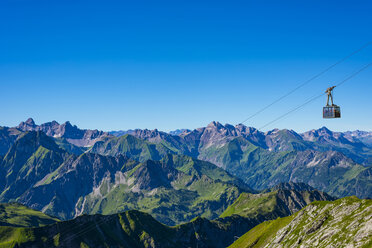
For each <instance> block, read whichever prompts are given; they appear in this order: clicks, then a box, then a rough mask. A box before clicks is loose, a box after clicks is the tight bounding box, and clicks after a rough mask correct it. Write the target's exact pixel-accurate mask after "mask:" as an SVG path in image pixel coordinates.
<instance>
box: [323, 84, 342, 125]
mask: <svg viewBox="0 0 372 248" xmlns="http://www.w3.org/2000/svg"><path fill="white" fill-rule="evenodd" d="M335 87H336V86H332V87H329V88H328V89H327V90H326V92H325V93H327V105H326V106H325V107H323V118H325V119H333V118H341V110H340V107H339V106H337V105H336V104H333V96H332V90H333V89H334V88H335ZM329 99H331V105H330V104H329Z"/></svg>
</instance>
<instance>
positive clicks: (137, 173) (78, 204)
mask: <svg viewBox="0 0 372 248" xmlns="http://www.w3.org/2000/svg"><path fill="white" fill-rule="evenodd" d="M123 138H126V139H127V141H128V140H135V141H138V142H140V143H141V142H142V143H141V144H144V143H146V144H145V145H146V146H147V145H149V147H152V145H151V144H147V142H144V141H142V140H139V139H137V138H134V137H133V136H124V137H123ZM131 151H132V152H133V151H136V150H135V149H134V150H131ZM0 168H1V169H0V176H1V178H3V179H4V180H1V183H2V184H3V185H0V186H1V188H0V189H1V191H0V201H3V202H11V201H17V202H20V203H22V204H24V205H26V206H29V207H32V208H34V209H37V210H42V211H43V212H45V213H47V214H49V215H52V216H57V217H58V218H60V219H71V218H73V217H75V216H78V215H81V214H95V213H103V214H113V213H118V212H121V211H126V210H131V209H139V210H142V211H145V212H148V213H151V214H153V216H154V217H155V218H156V219H158V220H161V221H162V222H163V223H166V224H170V225H174V224H179V223H181V222H185V221H189V220H191V219H192V218H194V217H196V216H203V217H207V218H217V217H218V216H219V215H220V214H221V213H222V212H223V211H224V210H225V209H226V208H227V207H228V205H229V204H231V203H232V202H233V201H234V200H235V199H236V198H238V196H239V194H240V193H241V192H252V190H251V189H250V188H249V187H248V186H247V185H245V184H244V183H243V182H242V181H240V180H238V179H237V178H235V177H233V176H232V175H230V174H229V173H227V172H226V171H224V170H223V169H221V168H219V167H217V166H215V165H213V164H211V163H209V162H204V161H200V160H197V159H194V158H191V157H188V156H185V155H170V154H168V155H164V156H163V159H162V160H161V161H153V160H146V161H144V162H143V163H140V162H137V161H134V160H132V159H129V158H127V157H125V156H123V155H118V156H116V157H112V156H103V155H99V154H95V153H83V154H81V155H80V156H77V155H74V154H69V153H67V152H66V151H65V150H63V149H61V148H60V147H59V146H58V145H57V144H56V142H55V140H54V139H53V138H51V137H49V136H47V135H45V134H44V133H42V132H26V133H24V134H22V135H21V136H20V137H19V138H18V139H17V141H16V142H15V143H14V145H13V146H12V147H11V148H10V149H9V151H8V152H7V154H6V155H5V157H4V158H3V160H2V162H1V167H0Z"/></svg>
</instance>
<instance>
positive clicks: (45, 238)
mask: <svg viewBox="0 0 372 248" xmlns="http://www.w3.org/2000/svg"><path fill="white" fill-rule="evenodd" d="M292 192H295V190H292ZM273 193H275V192H273ZM259 196H261V197H262V198H263V200H261V202H264V201H265V200H266V197H264V196H263V195H262V194H261V195H259ZM302 200H303V199H302ZM238 201H239V200H238ZM294 201H296V199H294ZM327 203H329V202H327ZM250 205H252V204H250ZM253 205H256V206H262V205H260V204H253ZM259 208H260V207H257V208H256V209H257V211H261V210H260V209H259ZM246 216H248V215H246ZM262 216H263V219H260V218H258V217H257V216H255V215H251V216H250V217H251V218H247V217H243V216H239V215H237V214H233V215H231V216H226V217H224V218H218V219H216V220H208V219H206V218H200V217H197V218H195V219H193V220H192V221H190V222H187V223H184V224H181V225H178V226H174V227H169V226H166V225H163V224H161V223H160V222H158V221H156V220H155V219H154V218H153V217H152V216H151V215H149V214H146V213H143V212H140V211H134V210H131V211H127V212H123V213H120V214H114V215H104V216H103V215H83V216H79V217H77V218H75V219H73V220H69V221H63V222H57V223H55V224H52V225H49V226H47V227H41V228H11V227H0V247H92V248H94V247H158V248H166V247H215V248H222V247H227V246H228V245H230V244H232V243H233V242H234V240H236V237H237V236H242V235H244V233H246V232H247V231H249V230H250V229H252V228H254V227H255V226H256V225H258V224H259V223H261V222H262V221H264V220H265V218H266V219H270V218H271V217H273V216H272V215H270V213H268V212H265V210H262ZM290 218H291V217H290ZM278 220H281V219H278ZM265 223H268V222H265ZM270 223H271V222H270ZM281 225H282V226H284V224H281ZM243 237H245V235H244V236H243ZM239 240H241V239H239Z"/></svg>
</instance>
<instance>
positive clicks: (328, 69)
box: [241, 41, 372, 124]
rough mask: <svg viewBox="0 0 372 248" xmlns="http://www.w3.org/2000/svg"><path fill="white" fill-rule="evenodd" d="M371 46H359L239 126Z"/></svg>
mask: <svg viewBox="0 0 372 248" xmlns="http://www.w3.org/2000/svg"><path fill="white" fill-rule="evenodd" d="M371 44H372V41H370V42H368V43H366V44H364V45H363V46H361V47H360V48H358V49H357V50H355V51H353V52H352V53H350V54H349V55H347V56H346V57H344V58H342V59H340V60H339V61H337V62H336V63H334V64H333V65H331V66H329V67H327V68H326V69H324V70H323V71H321V72H319V73H318V74H316V75H314V76H313V77H311V78H310V79H308V80H306V81H305V82H303V83H302V84H300V85H299V86H297V87H296V88H294V89H292V90H291V91H289V92H288V93H286V94H284V95H282V96H281V97H279V98H278V99H276V100H275V101H273V102H271V103H269V104H268V105H266V106H265V107H263V108H261V109H260V110H258V111H257V112H255V113H254V114H252V115H251V116H249V117H248V118H247V119H245V120H244V121H242V122H241V124H243V123H244V122H246V121H248V120H250V119H252V118H253V117H255V116H257V115H258V114H260V113H262V112H263V111H265V110H266V109H268V108H270V107H271V106H273V105H274V104H276V103H278V102H279V101H281V100H283V99H284V98H286V97H287V96H289V95H291V94H292V93H294V92H295V91H297V90H299V89H300V88H302V87H303V86H305V85H307V84H308V83H310V82H311V81H313V80H315V79H317V78H318V77H320V76H321V75H323V74H325V73H326V72H328V71H330V70H331V69H332V68H334V67H335V66H337V65H339V64H341V63H342V62H344V61H345V60H347V59H349V58H350V57H352V56H354V55H355V54H357V53H359V52H360V51H362V50H363V49H365V48H366V47H368V46H370V45H371Z"/></svg>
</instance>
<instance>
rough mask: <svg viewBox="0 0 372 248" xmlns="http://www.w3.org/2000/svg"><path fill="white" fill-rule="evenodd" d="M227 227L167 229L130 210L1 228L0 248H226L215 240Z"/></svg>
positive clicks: (198, 224) (203, 224) (199, 224)
mask: <svg viewBox="0 0 372 248" xmlns="http://www.w3.org/2000/svg"><path fill="white" fill-rule="evenodd" d="M226 228H227V226H225V225H224V224H222V223H217V222H213V221H208V220H205V219H201V218H196V219H195V220H193V221H192V222H190V223H186V224H183V225H179V226H175V227H168V226H165V225H163V224H161V223H159V222H157V221H156V220H155V219H153V218H152V217H151V216H150V215H148V214H145V213H142V212H139V211H127V212H124V213H120V214H115V215H110V216H102V215H94V216H81V217H78V218H76V219H74V220H70V221H64V222H59V223H56V224H53V225H50V226H48V227H44V228H11V227H0V247H15V246H17V247H30V246H35V247H54V246H61V247H154V246H156V247H196V246H197V245H196V242H199V243H200V244H202V243H205V244H208V247H224V246H221V243H222V242H220V241H219V240H218V239H213V238H212V237H213V235H218V234H219V233H220V234H222V235H223V233H224V232H225V229H226ZM212 229H213V230H212ZM230 235H231V234H230ZM223 238H224V237H223ZM224 242H226V241H224Z"/></svg>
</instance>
